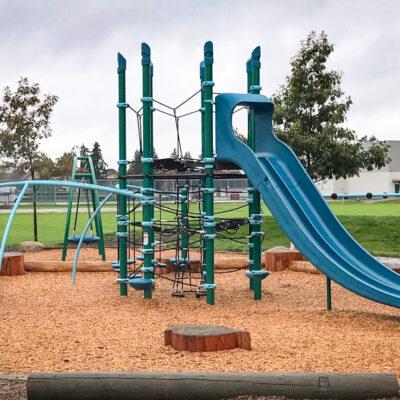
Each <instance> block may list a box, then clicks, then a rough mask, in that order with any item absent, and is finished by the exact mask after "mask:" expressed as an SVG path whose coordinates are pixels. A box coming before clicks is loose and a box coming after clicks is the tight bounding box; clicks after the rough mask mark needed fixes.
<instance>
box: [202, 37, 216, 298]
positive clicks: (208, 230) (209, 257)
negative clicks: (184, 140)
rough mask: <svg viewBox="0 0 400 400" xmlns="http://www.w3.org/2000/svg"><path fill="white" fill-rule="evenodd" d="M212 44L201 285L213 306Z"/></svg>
mask: <svg viewBox="0 0 400 400" xmlns="http://www.w3.org/2000/svg"><path fill="white" fill-rule="evenodd" d="M213 62H214V58H213V44H212V42H206V43H205V45H204V67H205V71H204V72H205V73H204V82H203V85H202V86H203V91H204V157H203V162H204V169H205V178H204V188H203V196H204V215H203V219H204V227H205V235H204V241H205V264H206V276H205V282H206V283H205V284H204V285H203V286H204V288H205V289H206V291H207V304H214V294H215V293H214V292H215V283H214V239H215V233H214V231H215V229H214V228H215V218H214V190H215V189H214V163H215V159H214V149H213V143H214V135H213V102H214V100H213V86H214V82H213V80H212V79H213V70H212V69H213Z"/></svg>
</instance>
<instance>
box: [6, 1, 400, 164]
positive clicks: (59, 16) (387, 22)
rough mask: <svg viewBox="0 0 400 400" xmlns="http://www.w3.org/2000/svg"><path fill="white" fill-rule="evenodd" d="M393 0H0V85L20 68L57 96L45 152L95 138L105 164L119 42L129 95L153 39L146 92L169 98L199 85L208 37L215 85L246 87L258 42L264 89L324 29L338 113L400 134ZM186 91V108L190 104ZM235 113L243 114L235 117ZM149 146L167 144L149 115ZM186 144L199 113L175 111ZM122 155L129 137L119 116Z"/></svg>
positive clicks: (131, 131) (399, 15) (133, 137)
mask: <svg viewBox="0 0 400 400" xmlns="http://www.w3.org/2000/svg"><path fill="white" fill-rule="evenodd" d="M399 21H400V1H366V0H365V1H359V2H358V1H344V0H339V1H321V0H318V1H317V0H315V1H283V0H280V1H251V0H246V1H234V0H229V1H207V0H202V1H197V0H193V1H174V0H169V1H150V0H147V1H132V0H131V1H111V0H110V1H46V0H40V1H34V0H31V1H27V0H25V1H19V0H12V1H5V0H0V50H1V52H0V60H1V61H0V87H4V86H6V85H9V86H12V87H15V85H16V82H17V80H18V78H19V77H20V76H24V77H28V78H29V79H30V80H31V81H32V82H39V83H40V85H41V87H42V90H43V92H45V93H51V94H56V95H58V96H59V98H60V100H59V102H58V104H57V105H56V108H55V111H54V115H53V118H52V126H53V131H54V132H53V136H52V137H51V138H50V139H48V140H47V141H46V142H45V143H44V144H43V146H42V150H43V151H45V152H47V153H48V154H49V155H50V156H52V157H53V158H55V157H58V156H59V155H60V154H61V153H62V152H64V151H66V150H69V149H70V148H71V147H72V146H74V145H78V146H79V145H81V144H82V143H84V144H85V145H86V146H91V145H92V144H93V142H94V141H96V140H97V141H99V142H100V144H101V146H102V148H103V153H104V156H105V159H106V161H107V162H108V163H109V165H110V167H116V160H117V159H118V136H117V135H118V130H117V108H116V107H115V104H116V102H117V73H116V68H117V64H116V59H117V52H118V51H119V52H121V53H122V54H124V56H125V57H126V58H127V61H128V69H127V99H128V102H129V103H130V104H132V105H133V106H134V107H137V106H139V105H140V101H139V99H140V97H141V69H140V68H141V66H140V43H141V42H143V41H146V42H147V43H148V44H149V45H150V46H151V49H152V59H153V62H154V97H155V98H157V99H159V100H161V101H164V102H167V103H169V104H172V105H176V104H178V103H179V102H180V101H181V100H182V99H184V98H185V97H187V96H188V95H190V94H191V93H193V92H195V91H196V90H197V89H198V88H199V80H198V79H199V72H198V70H199V66H198V65H199V61H201V59H202V49H203V44H204V42H205V41H207V40H212V41H213V42H214V56H215V58H214V59H215V64H214V67H215V68H214V81H215V83H216V86H215V90H216V91H218V92H222V91H227V92H243V91H245V89H246V72H245V61H246V59H247V58H248V57H249V55H250V53H251V51H252V49H253V48H254V47H255V46H257V45H260V46H261V51H262V58H261V62H262V71H261V83H262V87H263V91H262V92H263V94H265V95H267V96H268V95H271V94H272V93H274V92H275V91H276V89H277V88H278V87H279V85H280V84H282V83H283V82H284V79H285V76H286V75H287V74H288V72H289V61H290V58H291V57H292V56H293V55H294V54H295V53H296V51H297V50H298V48H299V42H300V41H301V40H302V39H304V38H305V37H306V35H307V34H308V32H309V31H311V30H317V31H320V30H325V31H326V32H327V34H328V37H329V39H330V41H331V42H333V43H334V44H335V51H334V53H333V55H332V57H331V60H330V66H331V67H332V68H335V69H339V70H341V71H343V73H344V78H343V88H344V90H345V92H346V94H347V95H350V96H351V97H352V99H353V102H354V105H353V107H352V109H351V111H350V112H349V114H348V121H347V124H348V126H349V127H351V128H352V129H355V130H356V132H357V133H358V134H359V135H365V134H367V135H372V134H373V135H375V136H377V137H378V138H380V139H399V138H400V90H399V89H400V51H399V50H400V22H399ZM198 102H199V99H198V98H195V99H194V100H193V102H191V103H189V104H188V105H187V107H186V108H185V109H184V110H183V111H191V110H194V109H196V108H198V107H199V105H198ZM238 124H239V125H240V121H238ZM154 128H155V133H154V134H155V147H156V151H157V153H158V154H159V155H161V156H168V155H169V153H170V152H171V151H172V148H173V147H174V143H175V137H176V135H175V127H174V121H173V120H172V119H170V118H169V117H167V116H164V115H161V114H159V113H157V115H155V126H154ZM181 135H182V143H183V150H184V151H187V150H189V151H191V152H192V155H194V156H196V155H197V154H198V153H199V151H200V133H199V116H198V114H195V115H194V116H193V117H191V118H187V119H185V120H184V121H182V126H181ZM128 136H129V148H128V155H129V157H130V158H131V157H132V155H133V152H134V150H135V148H136V147H137V146H138V140H137V131H136V121H135V118H134V115H129V119H128Z"/></svg>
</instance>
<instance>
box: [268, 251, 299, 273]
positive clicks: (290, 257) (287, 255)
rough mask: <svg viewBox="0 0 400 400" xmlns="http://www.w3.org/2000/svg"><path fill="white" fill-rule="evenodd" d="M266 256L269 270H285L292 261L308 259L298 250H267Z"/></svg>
mask: <svg viewBox="0 0 400 400" xmlns="http://www.w3.org/2000/svg"><path fill="white" fill-rule="evenodd" d="M264 257H265V266H266V268H267V270H268V271H284V270H285V269H287V268H288V267H289V264H290V262H291V261H307V259H306V258H305V257H304V256H303V254H301V253H300V252H299V251H298V250H285V251H265V252H264Z"/></svg>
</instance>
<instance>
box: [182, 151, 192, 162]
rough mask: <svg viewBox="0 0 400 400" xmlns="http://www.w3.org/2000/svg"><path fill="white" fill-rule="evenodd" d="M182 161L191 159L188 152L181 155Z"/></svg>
mask: <svg viewBox="0 0 400 400" xmlns="http://www.w3.org/2000/svg"><path fill="white" fill-rule="evenodd" d="M183 159H184V160H191V159H192V155H191V154H190V151H187V152H186V153H185V154H184V155H183Z"/></svg>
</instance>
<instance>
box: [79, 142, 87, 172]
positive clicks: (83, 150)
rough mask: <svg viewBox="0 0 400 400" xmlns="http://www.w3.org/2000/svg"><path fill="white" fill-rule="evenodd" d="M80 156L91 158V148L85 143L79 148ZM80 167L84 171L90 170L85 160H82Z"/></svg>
mask: <svg viewBox="0 0 400 400" xmlns="http://www.w3.org/2000/svg"><path fill="white" fill-rule="evenodd" d="M79 155H80V156H81V157H87V156H89V148H88V147H86V146H85V145H84V144H83V143H82V145H81V147H80V148H79ZM80 167H81V168H82V169H88V168H89V166H88V165H87V162H86V161H84V160H81V162H80Z"/></svg>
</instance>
